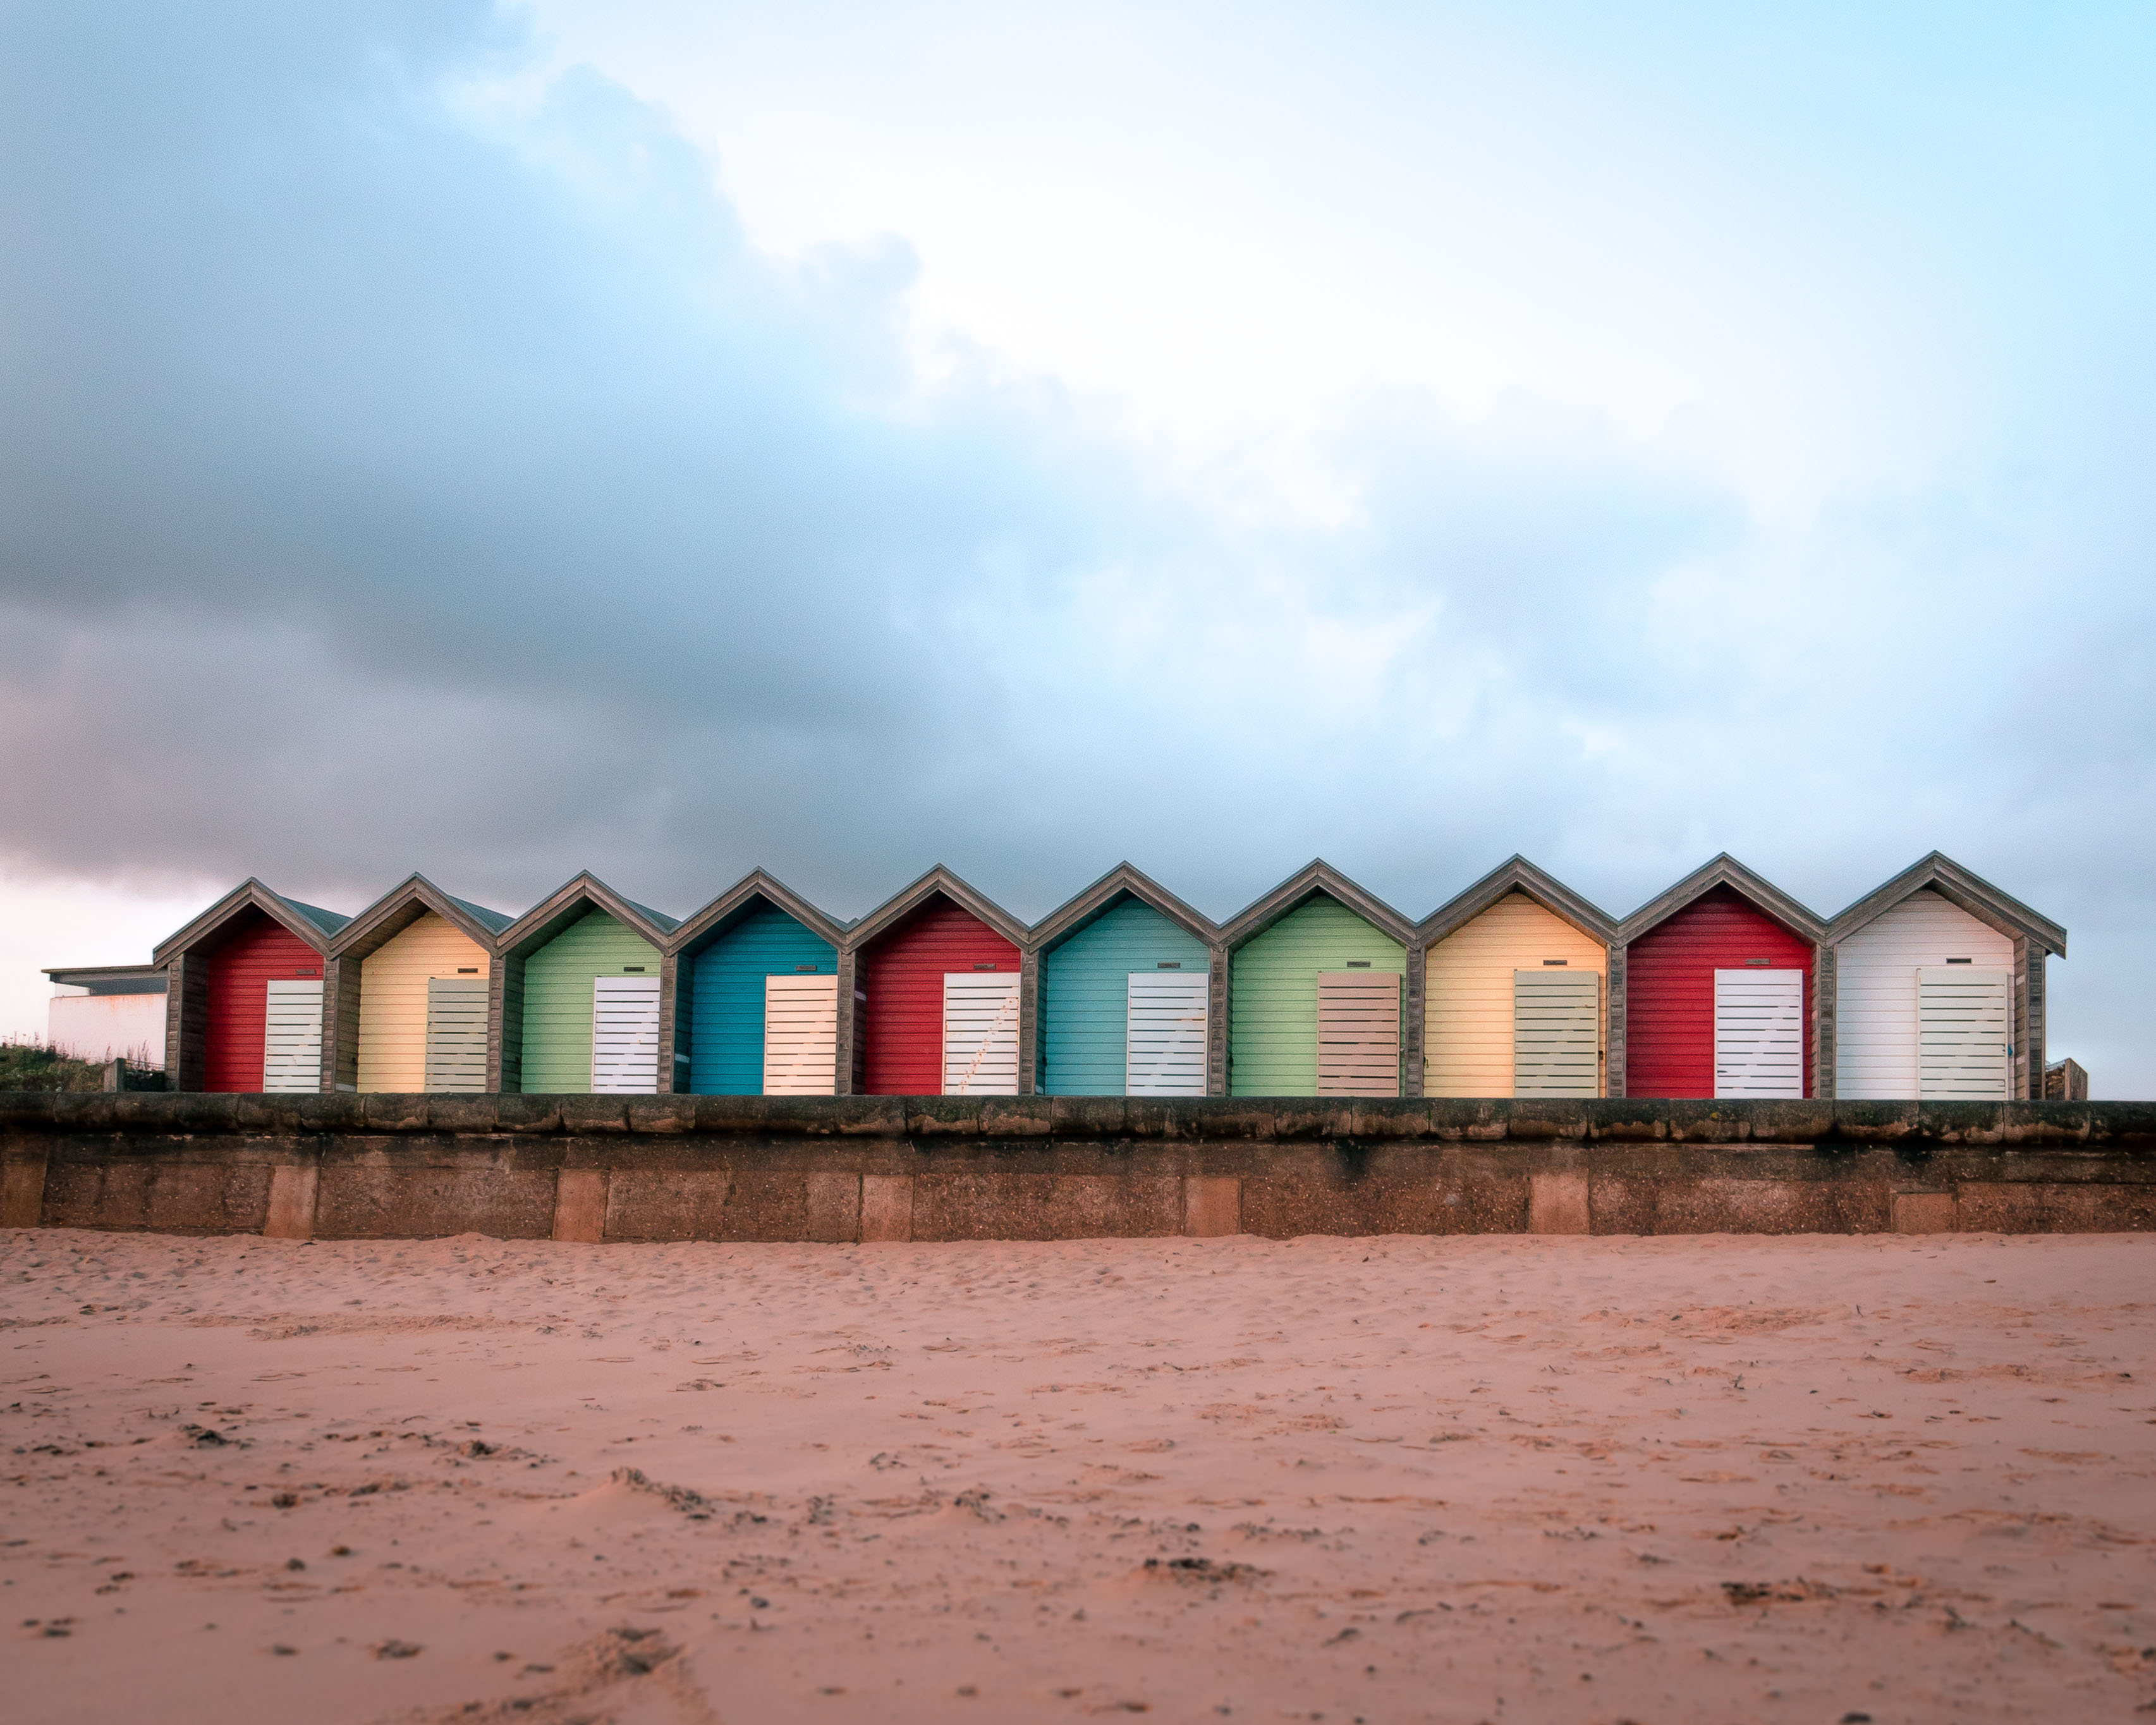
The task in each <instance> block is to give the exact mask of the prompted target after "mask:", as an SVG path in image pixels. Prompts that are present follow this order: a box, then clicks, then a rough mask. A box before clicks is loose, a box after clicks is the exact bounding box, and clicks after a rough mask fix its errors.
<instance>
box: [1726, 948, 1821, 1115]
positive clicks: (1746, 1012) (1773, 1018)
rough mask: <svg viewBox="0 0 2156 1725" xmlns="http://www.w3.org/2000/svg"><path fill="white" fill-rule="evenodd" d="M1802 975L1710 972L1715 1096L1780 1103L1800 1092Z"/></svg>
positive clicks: (1750, 970) (1757, 970) (1750, 968)
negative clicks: (1775, 1099) (1712, 982)
mask: <svg viewBox="0 0 2156 1725" xmlns="http://www.w3.org/2000/svg"><path fill="white" fill-rule="evenodd" d="M1804 1041H1805V1038H1804V973H1803V972H1802V971H1800V970H1769V969H1766V968H1763V967H1760V966H1756V965H1754V966H1748V967H1747V968H1745V969H1743V970H1717V971H1716V972H1715V973H1714V1094H1715V1095H1716V1096H1717V1098H1719V1097H1723V1096H1727V1097H1729V1098H1732V1100H1733V1099H1735V1098H1738V1097H1743V1096H1751V1097H1755V1098H1759V1099H1762V1100H1764V1099H1768V1098H1779V1099H1782V1100H1784V1101H1787V1100H1790V1099H1792V1098H1794V1097H1798V1096H1803V1095H1804Z"/></svg>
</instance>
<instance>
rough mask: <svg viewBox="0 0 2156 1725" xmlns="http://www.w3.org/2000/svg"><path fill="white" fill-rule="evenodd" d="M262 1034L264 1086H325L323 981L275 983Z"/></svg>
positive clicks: (296, 1088) (275, 1088)
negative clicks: (323, 1074)
mask: <svg viewBox="0 0 2156 1725" xmlns="http://www.w3.org/2000/svg"><path fill="white" fill-rule="evenodd" d="M266 986H267V987H268V988H269V1006H268V1011H267V1013H266V1014H265V1021H264V1025H263V1033H262V1088H263V1089H264V1090H265V1091H287V1092H289V1091H319V1090H321V1087H322V984H321V978H319V977H316V978H314V979H312V980H311V981H301V982H274V983H268V984H266Z"/></svg>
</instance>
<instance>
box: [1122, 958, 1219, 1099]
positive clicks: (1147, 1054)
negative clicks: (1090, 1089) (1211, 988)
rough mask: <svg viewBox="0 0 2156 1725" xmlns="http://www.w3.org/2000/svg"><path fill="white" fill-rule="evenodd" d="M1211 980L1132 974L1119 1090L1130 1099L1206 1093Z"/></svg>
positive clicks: (1167, 974)
mask: <svg viewBox="0 0 2156 1725" xmlns="http://www.w3.org/2000/svg"><path fill="white" fill-rule="evenodd" d="M1209 982H1210V978H1209V977H1207V976H1206V974H1205V973H1204V972H1202V971H1199V972H1193V973H1192V974H1190V975H1188V976H1183V975H1178V973H1174V972H1173V971H1168V972H1163V971H1158V970H1134V971H1132V973H1131V979H1130V992H1129V994H1128V997H1127V1007H1126V1009H1125V1015H1124V1027H1125V1028H1124V1045H1123V1089H1124V1091H1126V1092H1127V1094H1129V1095H1131V1096H1204V1094H1205V991H1206V988H1207V987H1208V985H1209Z"/></svg>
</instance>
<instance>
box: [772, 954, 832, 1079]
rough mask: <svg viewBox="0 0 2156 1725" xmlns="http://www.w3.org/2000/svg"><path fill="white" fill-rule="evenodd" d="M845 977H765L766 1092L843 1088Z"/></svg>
mask: <svg viewBox="0 0 2156 1725" xmlns="http://www.w3.org/2000/svg"><path fill="white" fill-rule="evenodd" d="M838 1072H839V979H838V978H836V977H835V976H767V977H766V978H764V979H763V1093H764V1094H765V1095H766V1096H832V1095H834V1094H836V1092H837V1091H838V1087H839V1086H838Z"/></svg>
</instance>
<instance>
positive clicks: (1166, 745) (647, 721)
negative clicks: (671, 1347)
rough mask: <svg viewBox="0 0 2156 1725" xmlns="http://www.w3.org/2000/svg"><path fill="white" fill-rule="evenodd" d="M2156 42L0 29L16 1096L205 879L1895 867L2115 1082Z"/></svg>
mask: <svg viewBox="0 0 2156 1725" xmlns="http://www.w3.org/2000/svg"><path fill="white" fill-rule="evenodd" d="M2151 305H2156V12H2152V11H2151V10H2150V9H2149V8H2148V7H2146V6H2145V5H2140V4H2118V5H2112V6H2105V5H2075V4H2071V3H2067V4H2058V5H2053V6H2049V7H2043V8H2004V7H1999V8H1984V7H1972V6H1969V5H1967V4H1961V5H1955V6H1948V5H1944V4H1939V5H1935V6H1927V5H1923V4H1911V5H1907V6H1902V7H1896V8H1879V7H1876V6H1869V5H1856V4H1851V5H1845V6H1837V5H1834V4H1830V3H1821V4H1818V5H1813V6H1809V7H1804V8H1732V7H1729V6H1727V5H1708V4H1705V3H1701V4H1696V5H1686V4H1666V5H1655V4H1636V5H1631V6H1626V7H1617V8H1613V7H1609V6H1602V5H1589V4H1585V3H1581V4H1577V5H1572V4H1564V3H1553V4H1548V5H1543V6H1538V7H1532V8H1522V7H1518V6H1514V5H1497V4H1488V5H1446V4H1418V5H1414V6H1404V5H1403V6H1380V5H1361V6H1358V5H1355V4H1353V3H1348V0H1324V3H1322V4H1321V3H1316V0H1312V3H1307V4H1291V3H1276V4H1266V3H1262V0H1258V3H1241V4H1237V5H1235V6H1228V5H1224V4H1210V3H1184V4H1173V3H1156V0H1149V3H1147V4H1143V5H1130V6H1118V5H1117V4H1116V3H1113V0H1086V3H1085V4H1082V5H1078V4H1073V5H1069V6H1061V7H1059V6H1055V5H1035V6H1025V5H1019V6H1014V5H1010V4H1008V3H1003V4H988V3H985V0H983V3H978V4H974V3H968V0H943V3H912V0H880V3H876V4H874V5H867V4H862V5H855V4H849V3H841V0H804V3H802V4H798V5H793V6H788V7H784V8H773V7H751V6H729V5H725V4H710V3H701V4H687V3H681V4H668V3H650V4H643V5H638V4H632V3H625V0H539V3H536V4H529V5H526V4H510V5H503V6H500V7H490V6H488V5H485V4H479V3H459V0H444V3H436V4H421V3H417V0H413V3H402V4H400V3H398V0H379V3H373V4H365V3H361V4H351V5H342V6H339V5H327V4H326V5H316V6H308V5H295V4H293V3H291V0H253V3H245V0H198V3H195V4H192V5H189V6H186V7H179V6H173V5H148V4H144V5H132V6H131V5H127V4H124V3H123V4H115V5H111V6H105V7H96V8H89V7H82V6H67V5H59V4H23V3H13V0H9V3H0V649H4V651H0V735H4V737H5V741H6V743H7V761H8V776H7V784H8V795H7V796H6V797H5V798H0V1030H15V1031H36V1030H38V1029H42V1026H43V1018H44V1013H43V996H44V993H45V990H44V987H43V983H42V978H38V976H37V974H36V968H37V967H38V965H40V964H51V963H99V962H119V961H125V960H131V959H136V958H139V957H142V956H144V955H145V953H146V949H147V947H148V945H149V943H150V942H151V941H153V940H155V939H156V938H157V937H162V935H163V934H165V933H167V932H170V930H171V929H172V927H175V926H176V925H177V923H178V922H181V921H182V920H184V918H185V917H186V916H187V915H189V914H191V913H192V911H193V910H194V909H196V908H198V906H200V905H201V904H202V903H203V901H206V900H207V899H208V897H209V896H213V894H215V893H217V892H219V891H223V890H224V889H225V888H226V887H228V886H230V885H231V884H232V883H233V882H234V881H235V880H239V878H241V877H243V876H244V875H249V874H256V875H261V876H262V877H263V878H264V880H268V881H269V882H270V883H271V884H272V885H273V886H277V887H278V888H280V890H282V891H287V892H290V893H291V894H293V895H295V896H299V897H302V898H306V899H310V900H312V901H316V902H319V903H323V904H326V905H330V906H334V907H336V908H339V909H342V910H346V911H352V910H356V909H357V908H359V907H360V906H362V904H364V903H365V902H367V901H368V900H370V899H372V897H374V896H376V895H377V894H378V893H379V892H381V891H383V890H384V889H385V888H386V887H388V886H390V885H391V884H393V882H394V881H395V880H398V879H399V878H401V877H402V876H403V875H404V874H406V873H408V871H410V870H413V869H415V868H417V869H420V870H424V871H425V872H427V873H428V874H429V875H432V876H433V877H434V879H435V880H438V881H439V882H440V883H441V884H442V885H444V886H446V887H448V888H449V890H450V891H454V892H457V893H459V894H462V895H464V896H468V897H472V898H475V899H478V900H480V901H484V902H486V903H489V904H492V905H495V906H499V907H500V908H502V909H505V910H510V911H516V910H521V909H522V908H523V907H524V906H526V905H527V904H528V903H530V902H531V901H532V900H533V899H535V898H536V897H537V896H541V895H542V894H543V893H544V892H545V891H547V890H548V889H550V888H551V887H552V886H555V885H556V884H557V883H558V882H559V881H560V880H562V878H564V877H565V876H567V875H569V874H571V873H572V872H573V871H574V870H576V869H577V868H580V867H590V868H592V869H593V870H597V871H598V873H600V874H601V875H604V876H605V877H606V878H607V879H608V880H611V881H613V882H614V883H615V884H616V885H617V886H619V887H621V888H622V889H623V890H624V891H628V892H629V893H630V894H632V895H633V896H636V897H638V898H640V899H643V900H644V901H648V902H650V903H654V904H656V905H658V906H661V907H662V908H665V909H667V910H670V911H674V912H675V913H677V914H680V913H684V912H686V911H689V910H690V909H692V908H694V907H695V906H697V905H699V904H701V902H703V901H705V900H706V899H707V898H708V897H710V896H711V895H712V894H713V893H715V892H716V891H718V890H720V888H721V887H722V886H724V885H726V883H727V882H729V881H731V880H733V879H735V878H736V877H737V876H738V875H740V874H741V873H742V872H743V871H744V870H747V869H748V868H750V867H752V866H754V865H757V864H762V865H766V866H767V867H770V868H772V869H773V870H776V871H778V873H779V874H780V875H783V877H785V878H786V879H788V880H791V881H793V883H795V884H796V885H797V886H798V887H799V888H800V889H801V890H803V891H805V892H807V893H808V895H809V896H811V897H813V898H814V899H816V900H818V901H819V902H821V903H823V904H824V905H825V906H827V907H828V908H829V909H830V910H831V911H834V913H836V914H838V915H840V916H851V915H855V914H858V913H860V911H864V910H866V909H868V908H869V907H870V906H873V905H874V904H875V903H876V902H877V901H880V900H881V899H882V898H883V897H885V896H887V895H888V894H889V893H890V892H891V891H893V890H894V889H896V887H897V886H900V885H901V884H902V883H903V882H905V881H906V880H909V879H911V877H912V876H913V875H916V874H917V873H918V872H920V870H922V869H923V868H925V867H927V866H928V865H931V864H932V863H934V862H937V861H939V860H940V861H944V862H947V863H949V864H950V865H952V866H953V867H955V868H957V870H959V871H960V872H961V873H962V874H964V875H968V877H969V878H971V879H972V880H974V881H975V882H976V883H977V884H978V885H979V886H981V887H982V888H983V890H985V891H988V892H989V893H990V894H991V895H992V896H995V897H997V898H998V899H1000V900H1001V901H1004V902H1005V903H1006V904H1008V905H1009V906H1010V907H1011V908H1012V909H1013V910H1014V911H1017V912H1019V914H1021V915H1023V916H1027V917H1034V916H1039V915H1040V914H1042V913H1043V912H1045V911H1047V910H1048V909H1050V907H1052V906H1054V905H1055V904H1056V903H1058V902H1060V901H1061V900H1062V899H1064V898H1065V897H1066V896H1069V895H1070V893H1071V892H1073V891H1075V890H1076V889H1077V888H1078V887H1079V886H1082V885H1083V884H1084V883H1085V882H1086V881H1087V880H1091V879H1092V878H1093V877H1094V876H1095V875H1098V874H1099V873H1100V872H1101V870H1104V869H1106V867H1108V866H1109V865H1111V864H1113V863H1114V862H1116V860H1118V859H1120V858H1123V857H1128V858H1130V859H1131V860H1133V861H1135V862H1137V864H1138V865H1140V866H1142V867H1143V868H1146V869H1147V870H1149V871H1151V872H1152V873H1153V874H1154V875H1157V876H1158V877H1159V878H1160V879H1161V880H1163V881H1165V882H1166V883H1167V884H1168V885H1169V886H1172V887H1173V888H1175V889H1177V890H1178V891H1181V892H1183V894H1184V895H1185V896H1188V897H1189V898H1190V899H1192V900H1193V901H1194V902H1196V903H1197V904H1198V905H1199V906H1201V907H1202V908H1204V909H1205V910H1207V911H1211V912H1213V913H1214V914H1216V915H1224V914H1226V913H1228V912H1229V911H1233V910H1235V909H1236V908H1238V907H1239V906H1241V905H1242V904H1244V903H1245V902H1247V901H1249V900H1250V898H1252V897H1253V896H1255V895H1257V894H1258V893H1259V892H1260V891H1263V890H1264V889H1265V888H1266V887H1267V886H1270V885H1271V884H1272V883H1274V882H1275V881H1276V880H1279V879H1280V878H1281V876H1283V875H1286V874H1287V873H1288V872H1290V871H1291V870H1293V869H1294V868H1296V866H1298V865H1301V863H1302V862H1304V861H1306V860H1307V859H1308V858H1310V857H1311V856H1312V855H1324V856H1325V857H1327V859H1329V860H1331V861H1332V862H1333V863H1335V864H1336V865H1339V866H1340V867H1342V868H1343V869H1345V870H1347V871H1348V872H1349V873H1350V874H1351V875H1355V876H1356V877H1358V879H1360V880H1363V881H1364V882H1365V883H1366V884H1367V885H1368V886H1369V887H1370V888H1371V889H1372V890H1373V891H1376V892H1378V894H1379V895H1380V896H1383V897H1384V898H1386V899H1388V900H1389V901H1391V902H1392V903H1394V904H1395V905H1396V906H1399V907H1400V908H1401V909H1402V910H1404V911H1408V912H1409V913H1410V914H1412V915H1415V916H1420V915H1422V914H1424V913H1425V912H1427V911H1429V910H1430V909H1431V908H1433V907H1434V906H1435V905H1436V904H1438V903H1439V902H1440V901H1442V900H1444V899H1445V898H1447V897H1449V896H1450V895H1451V894H1452V893H1454V892H1455V891H1458V890H1459V889H1460V887H1461V886H1465V885H1466V883H1467V882H1468V881H1470V880H1472V879H1473V878H1475V877H1476V875H1480V874H1481V873H1482V872H1483V871H1484V870H1486V869H1488V868H1489V867H1491V865H1494V864H1496V862H1498V861H1500V860H1502V859H1503V858H1504V857H1505V856H1506V855H1509V854H1510V853H1512V852H1513V851H1515V850H1520V851H1524V852H1526V853H1527V855H1531V856H1532V857H1534V858H1535V859H1537V860H1538V861H1540V862H1542V863H1543V865H1545V866H1547V867H1549V868H1551V869H1553V870H1555V871H1556V872H1557V873H1558V875H1561V876H1563V877H1564V878H1566V879H1567V880H1570V881H1571V882H1573V884H1574V885H1575V886H1578V888H1579V889H1580V890H1581V891H1584V892H1585V893H1586V894H1587V895H1588V896H1590V897H1592V898H1594V899H1595V900H1597V901H1599V902H1600V903H1602V904H1603V905H1604V906H1606V907H1608V908H1609V909H1610V910H1612V911H1617V912H1622V911H1628V910H1630V908H1632V907H1633V906H1635V905H1636V904H1638V903H1639V902H1640V901H1641V900H1643V899H1645V898H1646V897H1648V896H1651V895H1652V894H1653V893H1654V892H1655V891H1658V890H1659V889H1660V888H1661V887H1662V886H1665V885H1666V884H1667V883H1668V882H1669V881H1670V880H1672V879H1673V878H1675V877H1676V875H1680V874H1681V873H1682V872H1684V871H1685V870H1688V869H1690V868H1691V867H1692V866H1694V865H1697V863H1699V862H1701V861H1702V860H1705V859H1706V858H1707V856H1709V855H1712V854H1713V853H1714V852H1716V851H1717V850H1725V849H1726V850H1731V851H1733V852H1735V853H1736V854H1737V855H1739V856H1741V857H1743V858H1744V859H1745V860H1747V861H1748V862H1750V863H1751V864H1753V865H1754V866H1755V867H1757V868H1758V869H1760V870H1763V872H1764V873H1766V874H1767V875H1769V876H1770V877H1772V878H1774V879H1775V880H1779V882H1781V883H1782V884H1783V885H1784V886H1786V887H1787V888H1788V889H1789V891H1792V892H1794V894H1795V895H1796V896H1799V898H1801V899H1803V900H1804V901H1807V902H1808V903H1809V904H1811V905H1812V906H1814V907H1815V908H1816V909H1819V910H1820V911H1826V912H1831V911H1835V910H1838V909H1840V907H1841V906H1843V905H1844V904H1845V903H1847V902H1848V901H1850V900H1851V899H1853V898H1855V897H1856V896H1859V895H1860V894H1861V893H1862V892H1863V891H1866V890H1867V889H1868V888H1870V887H1871V886H1873V885H1874V884H1876V882H1877V881H1878V880H1880V879H1881V878H1882V877H1883V876H1885V875H1887V874H1889V873H1891V872H1892V871H1893V870H1897V869H1898V868H1900V867H1901V866H1902V865H1905V864H1907V863H1908V862H1910V861H1912V860H1914V859H1915V858H1916V857H1917V856H1918V855H1922V853H1923V852H1925V851H1927V850H1931V849H1933V848H1934V847H1936V848H1938V849H1941V850H1945V851H1947V852H1948V853H1949V854H1951V855H1954V856H1956V857H1958V858H1959V859H1960V860H1963V862H1965V863H1966V864H1968V865H1969V866H1971V867H1973V868H1974V869H1975V870H1978V871H1979V873H1982V874H1984V875H1987V876H1989V878H1991V879H1992V880H1995V881H1997V882H1998V883H1999V885H2001V886H2004V887H2005V888H2006V889H2007V890H2008V891H2011V892H2014V893H2015V894H2017V895H2018V896H2021V897H2023V898H2025V899H2026V900H2027V901H2030V903H2032V904H2034V905H2035V906H2038V907H2039V908H2040V909H2041V910H2043V911H2046V912H2047V913H2049V914H2051V915H2052V916H2056V917H2057V918H2058V919H2060V920H2061V921H2062V922H2066V924H2067V925H2068V926H2069V927H2070V928H2071V932H2072V957H2071V960H2070V961H2069V962H2068V963H2065V964H2062V965H2057V966H2056V967H2055V975H2054V980H2053V1010H2054V1029H2053V1043H2054V1052H2055V1053H2058V1052H2069V1053H2073V1054H2075V1055H2077V1056H2078V1057H2079V1058H2080V1059H2082V1060H2083V1062H2084V1063H2085V1064H2087V1065H2089V1066H2090V1067H2091V1068H2092V1070H2093V1071H2094V1073H2095V1075H2096V1078H2097V1089H2098V1091H2099V1092H2100V1093H2104V1094H2112V1095H2141V1096H2146V1095H2149V1094H2152V1093H2156V990H2151V989H2150V988H2148V985H2147V983H2146V982H2145V980H2142V979H2143V978H2146V976H2147V975H2148V973H2150V971H2151V970H2152V968H2156V932H2152V914H2156V873H2153V872H2152V869H2151V865H2150V863H2149V860H2148V859H2149V858H2150V857H2151V855H2156V794H2152V793H2156V783H2152V778H2156V774H2152V770H2151V744H2152V723H2153V722H2156V659H2153V658H2152V654H2151V646H2152V623H2153V622H2156V618H2153V617H2152V610H2156V600H2153V599H2152V594H2153V593H2156V484H2152V483H2151V480H2150V475H2151V473H2152V472H2156V318H2152V317H2151V316H2150V310H2149V308H2150V307H2151Z"/></svg>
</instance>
